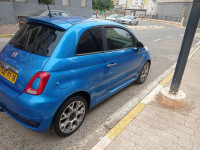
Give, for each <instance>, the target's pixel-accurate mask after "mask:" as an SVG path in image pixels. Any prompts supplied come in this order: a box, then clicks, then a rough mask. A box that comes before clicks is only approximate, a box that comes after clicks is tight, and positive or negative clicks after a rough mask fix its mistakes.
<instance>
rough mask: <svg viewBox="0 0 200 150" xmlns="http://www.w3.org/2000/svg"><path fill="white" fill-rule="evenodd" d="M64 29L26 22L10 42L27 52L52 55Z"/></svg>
mask: <svg viewBox="0 0 200 150" xmlns="http://www.w3.org/2000/svg"><path fill="white" fill-rule="evenodd" d="M64 33H65V32H64V31H60V30H58V29H55V28H53V27H50V26H45V25H40V24H24V25H23V27H22V28H21V29H20V30H19V31H18V32H17V33H16V34H15V35H14V37H13V38H12V40H11V41H10V44H11V45H12V46H13V47H15V48H18V49H21V50H24V51H26V52H29V53H32V54H36V55H41V56H47V57H50V56H51V54H52V53H53V51H54V49H55V48H56V46H57V44H58V42H59V41H60V39H61V38H62V36H63V34H64Z"/></svg>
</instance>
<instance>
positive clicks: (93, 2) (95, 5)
mask: <svg viewBox="0 0 200 150" xmlns="http://www.w3.org/2000/svg"><path fill="white" fill-rule="evenodd" d="M92 9H93V10H99V8H98V4H97V0H92Z"/></svg>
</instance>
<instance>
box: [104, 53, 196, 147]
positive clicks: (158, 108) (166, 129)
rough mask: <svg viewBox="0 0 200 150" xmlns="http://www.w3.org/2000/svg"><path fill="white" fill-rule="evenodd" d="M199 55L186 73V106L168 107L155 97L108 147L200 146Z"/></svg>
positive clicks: (192, 61) (191, 62)
mask: <svg viewBox="0 0 200 150" xmlns="http://www.w3.org/2000/svg"><path fill="white" fill-rule="evenodd" d="M199 58H200V50H199V51H198V52H197V53H196V54H195V55H194V56H193V57H192V58H191V59H190V60H189V61H188V64H187V67H186V70H185V74H184V77H183V81H182V85H181V90H183V91H184V92H185V93H186V96H187V100H188V105H187V107H186V108H184V109H178V110H177V109H171V108H165V107H164V106H162V105H161V104H160V103H159V102H158V101H156V100H153V101H152V102H151V103H149V104H147V106H146V107H145V108H144V109H143V111H142V112H141V113H140V114H139V115H138V116H137V117H136V118H135V119H134V120H133V121H132V122H131V123H130V124H129V125H128V126H127V127H126V128H125V129H124V130H123V131H122V132H121V133H120V134H119V135H118V136H117V137H116V138H115V139H114V140H113V141H112V142H111V144H110V145H109V146H108V147H107V148H106V150H199V149H200V85H199V83H200V76H199V75H200V62H199ZM167 86H170V84H168V85H167Z"/></svg>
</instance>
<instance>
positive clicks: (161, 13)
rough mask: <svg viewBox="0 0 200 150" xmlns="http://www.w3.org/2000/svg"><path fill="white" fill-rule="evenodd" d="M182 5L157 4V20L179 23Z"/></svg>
mask: <svg viewBox="0 0 200 150" xmlns="http://www.w3.org/2000/svg"><path fill="white" fill-rule="evenodd" d="M182 8H183V4H182V3H158V5H157V18H158V19H161V20H168V21H176V22H180V21H181V13H182Z"/></svg>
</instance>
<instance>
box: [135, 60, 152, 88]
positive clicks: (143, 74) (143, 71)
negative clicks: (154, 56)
mask: <svg viewBox="0 0 200 150" xmlns="http://www.w3.org/2000/svg"><path fill="white" fill-rule="evenodd" d="M149 68H150V63H149V62H146V63H145V64H144V66H143V67H142V69H141V71H140V74H139V76H138V78H137V80H136V81H135V83H137V84H142V83H144V82H145V81H146V79H147V76H148V74H149Z"/></svg>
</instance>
